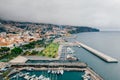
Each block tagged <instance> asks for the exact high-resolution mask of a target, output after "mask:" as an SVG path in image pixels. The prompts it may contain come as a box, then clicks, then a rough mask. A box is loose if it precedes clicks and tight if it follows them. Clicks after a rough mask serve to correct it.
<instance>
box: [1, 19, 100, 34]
mask: <svg viewBox="0 0 120 80" xmlns="http://www.w3.org/2000/svg"><path fill="white" fill-rule="evenodd" d="M0 23H1V24H0V32H17V31H24V30H33V31H34V30H37V29H39V28H42V30H44V28H47V30H52V29H53V27H60V28H66V29H68V32H69V33H72V34H73V33H80V32H99V31H100V30H99V29H96V28H92V27H88V26H70V25H56V24H47V23H33V22H17V21H11V20H2V19H0Z"/></svg>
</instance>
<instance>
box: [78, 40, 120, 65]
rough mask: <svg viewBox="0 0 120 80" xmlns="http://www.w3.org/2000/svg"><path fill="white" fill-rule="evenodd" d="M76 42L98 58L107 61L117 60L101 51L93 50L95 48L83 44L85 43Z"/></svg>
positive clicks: (114, 61)
mask: <svg viewBox="0 0 120 80" xmlns="http://www.w3.org/2000/svg"><path fill="white" fill-rule="evenodd" d="M76 43H77V44H79V45H80V46H81V47H83V48H84V49H86V50H88V51H90V52H91V53H92V54H94V55H96V56H98V57H99V58H101V59H102V60H104V61H106V62H108V63H117V62H118V60H117V59H115V58H112V57H110V56H108V55H106V54H104V53H102V52H99V51H97V50H95V49H93V48H91V47H89V46H87V45H85V44H83V43H81V42H78V41H76Z"/></svg>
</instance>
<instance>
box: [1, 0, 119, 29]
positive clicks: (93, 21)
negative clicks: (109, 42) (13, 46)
mask: <svg viewBox="0 0 120 80" xmlns="http://www.w3.org/2000/svg"><path fill="white" fill-rule="evenodd" d="M119 8H120V1H119V0H0V18H3V19H8V20H17V21H33V22H45V23H54V24H68V25H85V26H93V27H97V28H101V29H103V30H104V29H109V28H111V29H113V28H114V27H115V28H118V29H120V22H119V21H120V16H119V14H120V9H119Z"/></svg>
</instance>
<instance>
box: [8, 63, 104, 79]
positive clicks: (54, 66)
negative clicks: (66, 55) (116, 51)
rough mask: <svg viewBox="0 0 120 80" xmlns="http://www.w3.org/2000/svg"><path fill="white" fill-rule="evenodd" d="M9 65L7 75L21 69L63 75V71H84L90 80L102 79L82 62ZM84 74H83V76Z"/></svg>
mask: <svg viewBox="0 0 120 80" xmlns="http://www.w3.org/2000/svg"><path fill="white" fill-rule="evenodd" d="M11 67H12V68H14V70H13V72H11V73H10V74H9V75H8V76H10V75H12V74H14V73H18V72H20V71H22V70H27V71H36V70H37V71H38V70H39V71H47V72H48V73H52V74H61V75H64V72H65V71H68V72H71V71H75V72H84V73H86V72H87V74H89V75H90V78H91V79H92V80H103V79H102V77H100V76H99V75H98V74H96V73H95V72H94V71H93V70H92V69H90V68H89V67H88V66H87V64H85V63H83V62H65V63H64V62H63V63H59V62H57V63H56V62H52V63H40V64H38V63H37V64H36V63H32V64H30V63H24V64H20V63H19V64H11ZM85 75H86V74H83V76H85ZM38 80H39V79H38ZM82 80H89V79H82Z"/></svg>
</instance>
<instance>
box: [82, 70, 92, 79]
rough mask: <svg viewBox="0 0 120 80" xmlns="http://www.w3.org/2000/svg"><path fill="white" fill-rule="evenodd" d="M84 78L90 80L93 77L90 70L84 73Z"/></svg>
mask: <svg viewBox="0 0 120 80" xmlns="http://www.w3.org/2000/svg"><path fill="white" fill-rule="evenodd" d="M82 78H83V80H90V79H91V77H90V75H89V73H88V72H86V71H85V74H84V75H82Z"/></svg>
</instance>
